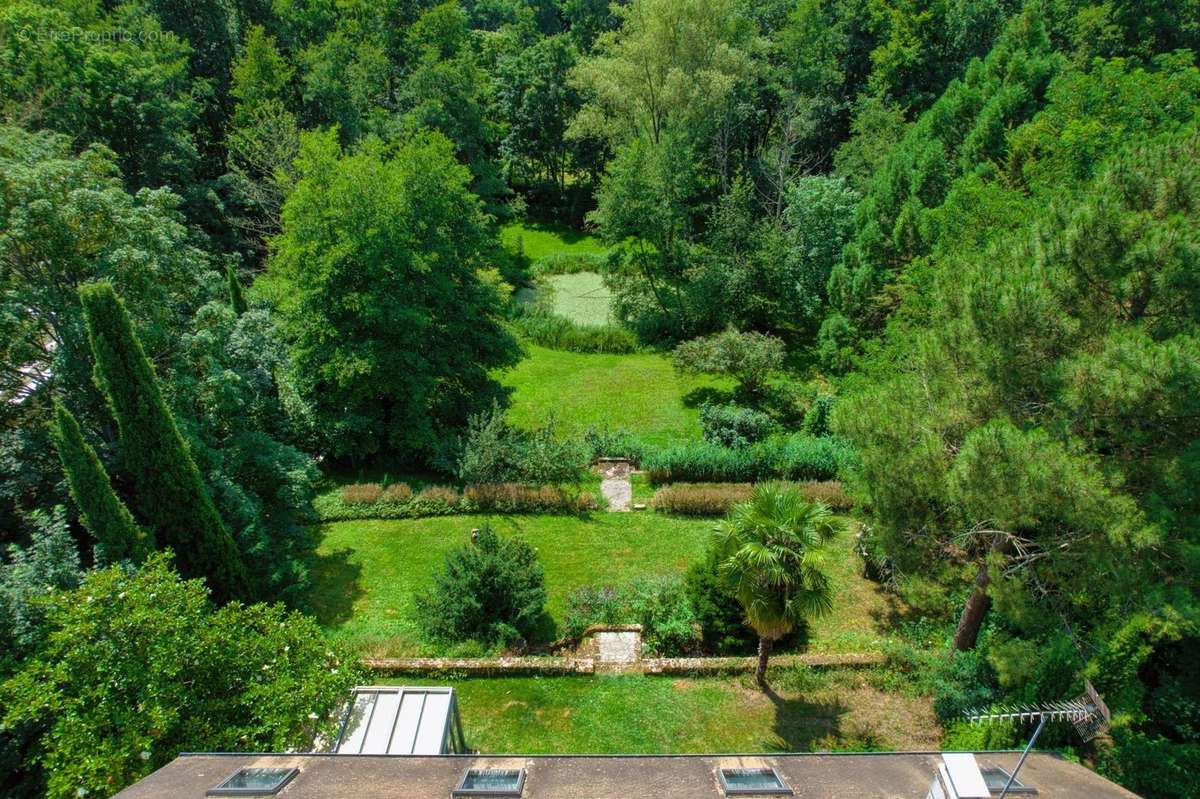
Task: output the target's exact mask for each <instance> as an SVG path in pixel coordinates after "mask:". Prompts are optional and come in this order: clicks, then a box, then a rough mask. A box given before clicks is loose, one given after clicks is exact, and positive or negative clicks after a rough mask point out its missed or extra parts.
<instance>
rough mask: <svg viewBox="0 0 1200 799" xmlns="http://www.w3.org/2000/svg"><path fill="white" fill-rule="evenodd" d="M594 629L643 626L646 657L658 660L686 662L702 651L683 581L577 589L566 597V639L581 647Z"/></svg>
mask: <svg viewBox="0 0 1200 799" xmlns="http://www.w3.org/2000/svg"><path fill="white" fill-rule="evenodd" d="M593 624H640V625H641V627H642V646H643V651H644V652H646V653H647V654H654V655H657V656H659V657H683V656H687V655H693V654H695V653H696V651H697V650H698V649H699V644H700V636H699V633H698V631H697V629H696V617H695V614H694V613H693V612H692V608H691V604H690V602H689V598H688V594H687V593H686V592H685V590H684V583H683V580H682V579H681V578H680V576H679V575H670V576H663V577H642V578H639V579H636V580H634V581H633V582H631V583H629V584H627V585H618V586H611V585H586V586H583V587H581V588H577V589H575V590H574V591H572V592H571V593H570V594H568V595H567V611H566V616H565V617H564V619H563V630H562V631H563V635H564V636H565V637H567V638H570V639H572V640H575V641H578V640H580V639H581V638H582V637H583V634H584V632H586V631H587V628H588V627H590V626H591V625H593Z"/></svg>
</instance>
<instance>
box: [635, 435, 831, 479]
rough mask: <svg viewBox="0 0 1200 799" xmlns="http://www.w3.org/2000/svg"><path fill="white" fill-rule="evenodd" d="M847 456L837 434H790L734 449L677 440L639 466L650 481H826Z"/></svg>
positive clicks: (652, 452)
mask: <svg viewBox="0 0 1200 799" xmlns="http://www.w3.org/2000/svg"><path fill="white" fill-rule="evenodd" d="M852 458H853V450H851V448H850V446H849V445H848V444H846V443H845V442H844V441H842V440H841V439H839V438H835V437H832V436H827V437H825V438H810V437H808V436H804V435H798V434H796V435H789V436H777V437H772V438H769V439H767V440H765V441H760V442H759V443H757V444H751V445H750V446H748V447H742V448H740V449H734V448H731V447H722V446H719V445H717V444H713V443H710V442H708V441H703V442H690V443H686V444H678V445H675V446H672V447H666V448H664V449H660V450H654V451H651V452H649V453H647V454H646V455H645V457H643V459H642V468H643V469H644V470H645V471H646V473H647V475H648V476H649V478H650V482H652V483H656V484H660V483H673V482H689V483H759V482H763V481H765V480H772V479H781V480H832V479H835V478H836V477H837V476H838V474H839V472H840V471H841V470H842V469H843V468H845V467H846V466H847V465H849V464H850V462H851V459H852Z"/></svg>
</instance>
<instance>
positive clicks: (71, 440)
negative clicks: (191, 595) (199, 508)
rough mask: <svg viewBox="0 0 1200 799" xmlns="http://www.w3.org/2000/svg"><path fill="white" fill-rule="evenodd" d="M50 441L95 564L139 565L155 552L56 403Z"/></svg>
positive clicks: (79, 432)
mask: <svg viewBox="0 0 1200 799" xmlns="http://www.w3.org/2000/svg"><path fill="white" fill-rule="evenodd" d="M50 437H51V438H52V439H53V440H54V447H55V449H57V450H58V457H59V459H60V460H61V461H62V465H63V474H65V475H66V477H67V484H68V485H69V486H70V488H71V498H72V499H74V500H75V504H76V505H77V506H78V507H79V513H80V515H81V516H82V517H83V526H84V527H86V528H87V530H88V532H89V533H91V534H92V538H94V539H95V541H96V550H97V560H98V561H100V562H102V563H105V564H107V563H116V562H118V561H122V560H128V561H132V562H133V563H141V562H142V561H143V560H145V559H146V556H147V555H149V554H150V553H151V552H152V551H154V539H153V538H152V537H151V536H150V535H149V534H147V533H146V531H144V530H142V529H141V528H140V527H138V525H137V522H135V521H134V520H133V514H131V513H130V512H129V508H127V507H125V503H124V502H122V501H121V498H120V497H118V496H117V494H116V492H115V491H113V487H112V483H111V482H110V481H109V479H108V472H107V471H105V469H104V464H102V463H101V462H100V458H99V457H98V456H97V455H96V450H95V449H93V448H92V445H91V444H89V443H87V441H85V440H84V438H83V431H82V430H80V429H79V422H78V421H76V419H75V416H74V415H73V414H72V413H71V412H70V411H69V410H67V409H66V408H65V407H63V406H62V405H60V404H59V403H57V402H56V403H55V404H54V421H53V422H51V424H50Z"/></svg>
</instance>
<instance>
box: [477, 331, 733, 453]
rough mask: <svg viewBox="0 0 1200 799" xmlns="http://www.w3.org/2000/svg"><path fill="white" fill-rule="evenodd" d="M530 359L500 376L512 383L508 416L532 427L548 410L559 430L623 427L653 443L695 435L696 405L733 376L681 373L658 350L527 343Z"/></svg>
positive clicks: (725, 392) (721, 390) (721, 394)
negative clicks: (586, 349) (599, 350)
mask: <svg viewBox="0 0 1200 799" xmlns="http://www.w3.org/2000/svg"><path fill="white" fill-rule="evenodd" d="M527 351H528V357H526V358H525V360H523V361H521V362H520V363H519V364H517V365H516V366H515V367H513V368H512V369H510V370H508V371H507V372H505V373H503V374H501V375H500V381H501V382H502V383H503V384H504V385H506V386H508V387H509V388H510V389H512V410H511V411H510V415H509V418H510V420H511V421H512V422H513V423H514V424H516V425H519V426H523V427H535V426H537V425H539V424H542V423H543V422H544V421H545V420H546V419H547V418H548V417H549V416H550V414H551V413H553V414H554V416H555V417H556V418H557V420H558V423H559V426H560V429H561V432H563V433H565V434H574V433H582V432H584V431H586V430H587V428H588V427H590V426H592V425H596V426H598V427H602V426H604V425H605V424H607V425H608V426H609V427H610V428H613V429H617V428H627V429H629V430H633V431H635V432H636V433H637V434H638V435H639V436H640V437H641V438H643V439H644V440H645V441H647V442H649V443H652V444H667V443H670V442H677V441H680V440H682V439H698V438H700V433H701V431H700V405H701V404H702V403H703V402H704V401H705V400H706V399H713V400H718V401H719V400H721V399H722V398H727V397H728V396H729V394H730V392H731V391H732V388H733V384H732V382H730V381H728V380H724V379H718V378H712V377H707V376H703V375H697V376H686V375H679V374H677V373H676V372H675V370H674V368H672V366H671V362H670V360H668V359H667V358H666V357H665V356H663V355H659V354H657V353H638V354H636V355H581V354H579V353H574V352H561V351H558V350H550V349H546V348H544V347H538V346H533V345H529V346H528V347H527Z"/></svg>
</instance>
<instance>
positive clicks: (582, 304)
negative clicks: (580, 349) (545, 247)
mask: <svg viewBox="0 0 1200 799" xmlns="http://www.w3.org/2000/svg"><path fill="white" fill-rule="evenodd" d="M542 281H544V282H545V283H547V284H548V285H549V286H550V290H551V291H552V292H553V293H554V312H555V313H556V314H558V315H559V316H565V317H566V318H568V319H570V320H571V321H573V322H576V323H577V324H581V325H592V326H596V327H599V326H602V325H606V324H609V323H610V322H612V321H613V317H612V308H611V302H612V292H610V291H609V290H608V287H607V286H605V285H604V279H603V278H602V277H600V275H598V274H596V273H595V272H577V273H575V274H573V275H551V276H549V277H543V278H539V282H542Z"/></svg>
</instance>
